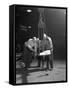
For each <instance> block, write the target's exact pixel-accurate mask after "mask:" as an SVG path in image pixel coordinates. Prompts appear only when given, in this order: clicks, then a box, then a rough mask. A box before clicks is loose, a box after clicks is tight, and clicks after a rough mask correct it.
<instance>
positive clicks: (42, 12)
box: [13, 5, 67, 84]
mask: <svg viewBox="0 0 69 90" xmlns="http://www.w3.org/2000/svg"><path fill="white" fill-rule="evenodd" d="M14 22H15V25H14V27H15V33H14V34H15V40H14V42H15V79H16V81H15V82H16V84H39V83H52V82H66V81H67V8H61V7H46V6H45V7H43V6H28V5H26V6H25V5H15V20H14ZM13 56H14V55H13Z"/></svg>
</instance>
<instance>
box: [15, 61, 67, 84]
mask: <svg viewBox="0 0 69 90" xmlns="http://www.w3.org/2000/svg"><path fill="white" fill-rule="evenodd" d="M30 66H31V68H28V70H24V69H22V68H20V67H19V66H18V67H17V68H16V83H17V84H21V83H36V82H51V81H65V80H66V64H65V62H60V61H55V62H54V69H53V70H52V71H48V70H46V69H45V66H44V68H43V69H42V68H39V67H36V66H37V62H35V61H34V62H32V63H31V65H30Z"/></svg>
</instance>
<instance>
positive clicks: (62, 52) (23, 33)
mask: <svg viewBox="0 0 69 90" xmlns="http://www.w3.org/2000/svg"><path fill="white" fill-rule="evenodd" d="M27 9H31V10H32V12H30V13H28V12H27ZM44 13H45V23H46V33H47V34H48V35H49V36H50V37H51V38H52V41H53V46H54V58H55V59H57V60H65V59H66V38H65V35H66V10H65V9H56V8H45V12H44ZM15 15H16V17H15V21H16V45H17V44H18V43H19V44H20V45H21V50H23V44H24V42H25V41H27V40H28V39H29V38H32V37H33V36H36V37H38V21H39V12H38V10H37V8H36V7H22V6H21V7H20V6H17V7H16V14H15ZM22 26H26V27H25V28H24V27H22ZM28 26H31V28H28Z"/></svg>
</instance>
